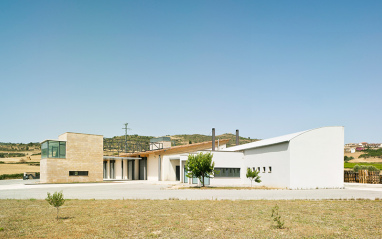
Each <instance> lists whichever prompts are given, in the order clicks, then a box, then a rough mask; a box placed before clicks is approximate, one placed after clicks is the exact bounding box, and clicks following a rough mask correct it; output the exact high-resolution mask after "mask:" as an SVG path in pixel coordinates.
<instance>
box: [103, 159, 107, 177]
mask: <svg viewBox="0 0 382 239" xmlns="http://www.w3.org/2000/svg"><path fill="white" fill-rule="evenodd" d="M103 178H107V161H103Z"/></svg>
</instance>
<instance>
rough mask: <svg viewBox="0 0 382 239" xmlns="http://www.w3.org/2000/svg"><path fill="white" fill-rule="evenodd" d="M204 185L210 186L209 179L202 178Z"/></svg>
mask: <svg viewBox="0 0 382 239" xmlns="http://www.w3.org/2000/svg"><path fill="white" fill-rule="evenodd" d="M203 180H204V185H210V178H207V177H204V179H203Z"/></svg>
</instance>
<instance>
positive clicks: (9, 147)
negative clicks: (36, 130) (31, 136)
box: [0, 142, 41, 152]
mask: <svg viewBox="0 0 382 239" xmlns="http://www.w3.org/2000/svg"><path fill="white" fill-rule="evenodd" d="M40 148H41V145H40V143H32V142H31V143H29V144H23V143H3V142H0V151H5V152H15V151H33V150H40Z"/></svg>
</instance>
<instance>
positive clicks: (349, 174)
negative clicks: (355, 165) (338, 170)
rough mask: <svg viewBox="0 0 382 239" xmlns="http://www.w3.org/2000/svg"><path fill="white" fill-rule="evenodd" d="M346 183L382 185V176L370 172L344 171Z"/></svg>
mask: <svg viewBox="0 0 382 239" xmlns="http://www.w3.org/2000/svg"><path fill="white" fill-rule="evenodd" d="M344 182H345V183H371V184H382V175H379V172H376V171H368V170H359V171H358V172H354V171H344Z"/></svg>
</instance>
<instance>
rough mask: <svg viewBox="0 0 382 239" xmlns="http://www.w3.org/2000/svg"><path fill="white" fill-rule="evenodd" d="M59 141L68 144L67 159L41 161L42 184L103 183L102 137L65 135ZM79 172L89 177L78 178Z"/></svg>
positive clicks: (50, 158)
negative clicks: (85, 173)
mask: <svg viewBox="0 0 382 239" xmlns="http://www.w3.org/2000/svg"><path fill="white" fill-rule="evenodd" d="M58 141H64V142H66V157H65V158H52V157H49V156H48V157H47V158H42V159H41V162H40V182H41V183H69V182H99V181H103V171H102V164H103V136H102V135H92V134H80V133H64V134H62V135H60V136H59V137H58ZM77 172H87V174H88V175H87V176H82V175H81V176H77V175H75V174H77ZM70 174H74V175H70Z"/></svg>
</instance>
